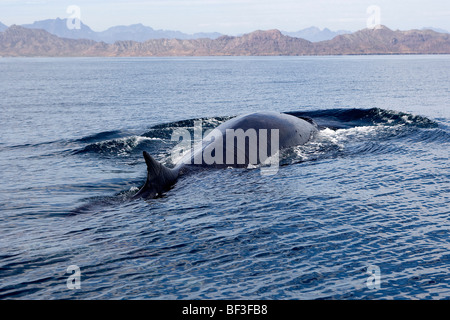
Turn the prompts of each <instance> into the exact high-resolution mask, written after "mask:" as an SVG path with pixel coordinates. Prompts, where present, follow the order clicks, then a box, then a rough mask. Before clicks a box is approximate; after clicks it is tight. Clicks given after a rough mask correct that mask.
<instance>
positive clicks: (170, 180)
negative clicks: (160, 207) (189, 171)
mask: <svg viewBox="0 0 450 320" xmlns="http://www.w3.org/2000/svg"><path fill="white" fill-rule="evenodd" d="M143 155H144V159H145V163H146V164H147V181H146V182H145V185H144V186H143V187H142V188H141V189H140V190H139V192H138V193H136V195H135V196H134V198H141V197H142V198H154V197H156V196H158V195H160V194H161V193H163V192H164V191H167V190H168V189H169V188H170V187H171V186H172V185H173V184H174V183H175V182H176V180H177V178H178V171H177V170H173V169H169V168H167V167H165V166H164V165H163V164H162V163H159V162H158V161H156V160H155V159H154V158H153V157H152V156H151V155H150V154H149V153H148V152H147V151H144V152H143Z"/></svg>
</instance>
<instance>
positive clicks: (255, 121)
mask: <svg viewBox="0 0 450 320" xmlns="http://www.w3.org/2000/svg"><path fill="white" fill-rule="evenodd" d="M317 132H318V126H317V124H316V123H315V122H314V121H313V120H312V119H310V118H307V117H297V116H293V115H289V114H286V113H281V112H273V111H265V112H254V113H249V114H244V115H240V116H237V117H234V118H232V119H230V120H228V121H225V122H224V123H222V124H220V125H219V126H218V127H216V128H215V129H213V130H212V131H211V132H209V133H208V134H207V135H206V136H205V137H204V138H203V139H201V140H200V141H198V142H197V143H196V144H195V146H194V147H193V148H190V149H189V152H187V153H186V154H185V155H184V156H182V157H181V158H180V160H178V161H177V162H176V163H175V165H174V167H173V168H169V167H166V166H165V165H163V164H162V163H160V162H158V161H156V160H155V159H154V158H153V157H152V156H151V155H150V154H149V153H148V152H147V151H143V156H144V159H145V163H146V165H147V180H146V182H145V184H144V185H143V186H142V187H141V188H140V189H139V191H138V192H137V193H136V194H135V195H134V196H133V199H136V198H144V199H150V198H156V197H158V196H161V195H162V194H163V193H165V192H167V191H168V190H170V188H172V186H173V185H174V184H175V183H176V181H177V180H178V178H179V177H180V176H182V175H183V174H185V173H186V172H189V170H190V169H192V168H195V167H210V168H228V167H232V168H246V167H252V166H258V165H267V164H271V165H273V164H275V165H277V164H278V162H277V161H278V158H277V157H276V156H278V155H279V152H280V151H281V150H283V149H286V148H290V147H295V146H298V145H303V144H305V143H307V142H308V141H310V140H311V139H313V138H314V136H315V135H316V133H317Z"/></svg>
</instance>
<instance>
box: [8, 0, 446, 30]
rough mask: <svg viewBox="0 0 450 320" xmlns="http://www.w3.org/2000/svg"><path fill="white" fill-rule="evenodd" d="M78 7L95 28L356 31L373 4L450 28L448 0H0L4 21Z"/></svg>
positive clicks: (392, 24) (394, 19) (383, 18)
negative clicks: (145, 26)
mask: <svg viewBox="0 0 450 320" xmlns="http://www.w3.org/2000/svg"><path fill="white" fill-rule="evenodd" d="M70 5H75V6H77V7H79V9H80V18H81V21H83V23H85V24H87V25H88V26H90V27H91V28H92V29H93V30H95V31H102V30H105V29H107V28H109V27H111V26H114V25H130V24H134V23H143V24H144V25H147V26H150V27H153V28H155V29H170V30H180V31H183V32H188V33H193V32H212V31H218V32H221V33H224V34H230V35H233V34H238V33H245V32H250V31H254V30H257V29H262V30H267V29H280V30H284V31H297V30H300V29H303V28H306V27H310V26H317V27H319V28H325V27H327V28H330V29H331V30H342V29H344V30H350V31H356V30H360V29H363V28H365V27H366V26H367V20H368V18H369V17H370V16H371V14H369V13H367V8H368V7H370V6H373V5H375V6H378V7H379V9H380V14H379V17H380V22H381V24H383V25H386V26H388V27H389V28H391V29H400V30H407V29H414V28H422V27H436V28H442V29H445V30H450V0H427V1H424V0H421V1H418V0H408V1H407V0H399V1H395V0H390V1H388V0H369V1H366V0H359V1H356V0H298V1H296V0H258V1H257V0H239V1H238V0H149V1H140V0H134V1H133V0H131V1H125V0H111V1H100V0H89V1H88V0H70V1H66V0H0V22H3V23H4V24H6V25H11V24H25V23H32V22H34V21H36V20H44V19H50V18H52V19H53V18H57V17H60V18H68V17H70V14H69V13H67V8H68V7H69V6H70Z"/></svg>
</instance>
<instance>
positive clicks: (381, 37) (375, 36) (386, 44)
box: [0, 26, 450, 57]
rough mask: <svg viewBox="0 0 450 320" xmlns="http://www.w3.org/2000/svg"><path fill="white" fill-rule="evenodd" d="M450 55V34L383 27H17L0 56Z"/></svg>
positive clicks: (0, 39)
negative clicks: (185, 36)
mask: <svg viewBox="0 0 450 320" xmlns="http://www.w3.org/2000/svg"><path fill="white" fill-rule="evenodd" d="M441 53H450V35H449V34H444V33H438V32H434V31H431V30H424V31H419V30H411V31H392V30H390V29H389V28H386V27H383V26H381V27H380V28H378V29H364V30H361V31H357V32H355V33H352V34H345V35H340V36H337V37H335V38H334V39H332V40H327V41H322V42H316V43H312V42H310V41H307V40H304V39H300V38H293V37H289V36H285V35H283V34H281V32H280V31H278V30H268V31H255V32H252V33H249V34H245V35H243V36H240V37H230V36H222V37H220V38H217V39H215V40H212V39H206V38H205V39H195V40H179V39H153V40H148V41H145V42H135V41H118V42H115V43H114V44H106V43H104V42H95V41H92V40H74V39H65V38H59V37H57V36H55V35H52V34H50V33H48V32H46V31H44V30H36V29H26V28H23V27H19V26H11V27H10V28H8V29H7V30H5V31H4V32H0V56H48V57H63V56H68V57H73V56H120V57H124V56H225V55H229V56H250V55H254V56H276V55H287V56H292V55H349V54H441Z"/></svg>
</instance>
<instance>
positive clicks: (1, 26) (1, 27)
mask: <svg viewBox="0 0 450 320" xmlns="http://www.w3.org/2000/svg"><path fill="white" fill-rule="evenodd" d="M6 29H8V26H7V25H5V24H3V23H1V22H0V32H3V31H5V30H6Z"/></svg>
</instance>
